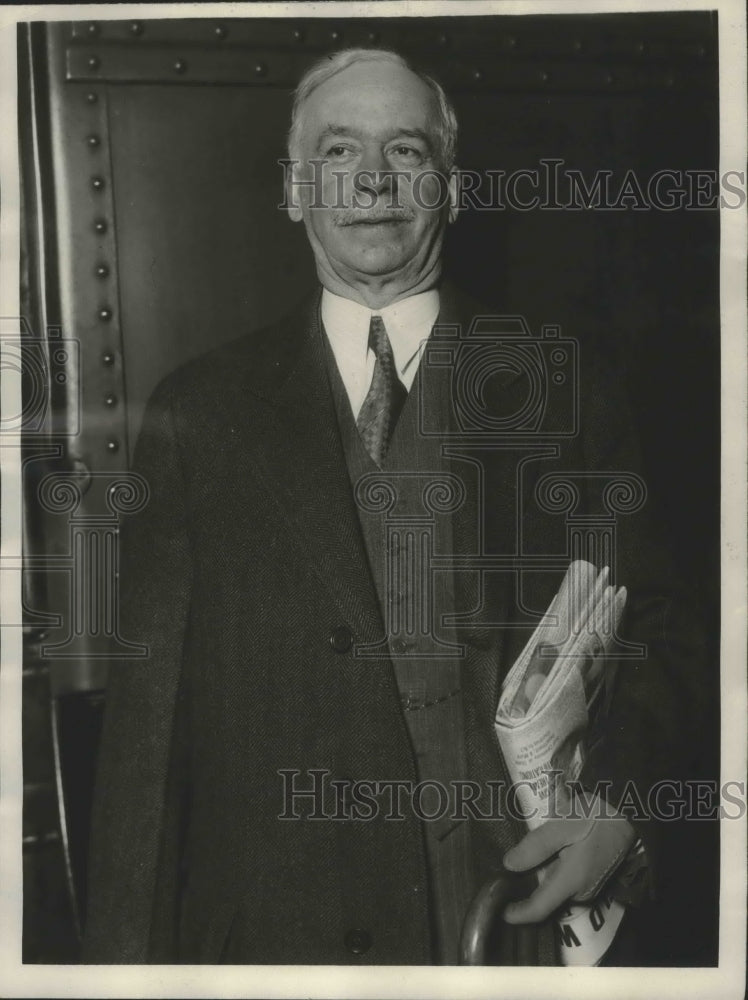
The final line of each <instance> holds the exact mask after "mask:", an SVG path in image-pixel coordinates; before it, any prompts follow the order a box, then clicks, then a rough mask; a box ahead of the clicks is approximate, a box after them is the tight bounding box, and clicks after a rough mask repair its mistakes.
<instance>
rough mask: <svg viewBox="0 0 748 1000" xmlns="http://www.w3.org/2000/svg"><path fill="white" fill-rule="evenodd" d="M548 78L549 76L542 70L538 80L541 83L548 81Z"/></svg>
mask: <svg viewBox="0 0 748 1000" xmlns="http://www.w3.org/2000/svg"><path fill="white" fill-rule="evenodd" d="M549 80H550V77H549V76H548V74H547V73H546V72H545V70H543V72H542V73H541V74H540V82H541V83H548V81H549Z"/></svg>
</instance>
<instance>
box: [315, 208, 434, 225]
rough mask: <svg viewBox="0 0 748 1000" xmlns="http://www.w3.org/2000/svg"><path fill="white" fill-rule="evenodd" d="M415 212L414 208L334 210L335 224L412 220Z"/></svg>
mask: <svg viewBox="0 0 748 1000" xmlns="http://www.w3.org/2000/svg"><path fill="white" fill-rule="evenodd" d="M414 218H415V212H414V211H413V209H412V208H407V207H405V206H400V207H397V208H394V207H393V208H367V209H362V208H341V209H338V211H336V212H333V216H332V221H333V225H335V226H362V225H363V226H374V225H377V223H381V222H412V221H413V219H414Z"/></svg>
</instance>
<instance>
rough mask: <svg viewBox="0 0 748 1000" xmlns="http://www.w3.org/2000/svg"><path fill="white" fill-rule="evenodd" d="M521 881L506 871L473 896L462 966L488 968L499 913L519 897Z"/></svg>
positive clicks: (464, 933) (462, 944)
mask: <svg viewBox="0 0 748 1000" xmlns="http://www.w3.org/2000/svg"><path fill="white" fill-rule="evenodd" d="M519 888H520V880H519V879H518V878H517V877H516V875H511V874H510V873H509V872H502V873H501V875H498V876H497V877H496V878H493V879H491V880H490V881H489V882H486V883H485V884H484V885H483V887H482V888H481V889H480V890H479V891H478V892H477V893H476V895H475V896H474V897H473V901H472V903H471V904H470V907H469V908H468V911H467V914H466V915H465V921H464V923H463V925H462V936H461V938H460V965H485V957H486V940H487V937H488V932H489V930H490V929H491V926H492V925H493V921H494V918H495V917H496V914H497V913H498V912H499V911H500V910H503V908H504V907H505V906H506V904H507V903H509V902H511V901H512V900H513V899H514V898H516V896H517V892H518V890H519Z"/></svg>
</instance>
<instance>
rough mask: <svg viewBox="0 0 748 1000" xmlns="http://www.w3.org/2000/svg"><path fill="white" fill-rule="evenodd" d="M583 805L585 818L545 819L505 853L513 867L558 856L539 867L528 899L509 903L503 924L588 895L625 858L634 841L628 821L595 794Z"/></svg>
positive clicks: (535, 917)
mask: <svg viewBox="0 0 748 1000" xmlns="http://www.w3.org/2000/svg"><path fill="white" fill-rule="evenodd" d="M585 805H586V808H585V810H584V814H585V815H586V816H588V817H589V818H588V819H580V818H575V817H574V816H568V817H565V818H562V819H551V820H548V821H547V822H545V823H544V824H543V825H542V826H539V827H538V828H537V829H536V830H532V831H531V832H530V833H528V834H527V835H526V836H525V837H523V838H522V840H521V841H520V842H519V844H517V845H516V846H515V847H513V848H512V849H511V850H509V851H507V853H506V854H505V855H504V867H505V868H507V869H508V870H509V871H516V872H521V871H528V870H529V869H531V868H536V867H537V866H538V865H542V864H544V862H546V861H548V860H549V859H551V858H553V856H554V855H558V857H556V858H555V860H553V861H552V862H551V863H550V864H548V865H547V866H546V867H545V868H544V869H543V874H542V876H541V882H540V885H539V886H538V888H537V889H536V890H535V891H534V892H533V893H532V894H531V895H530V896H529V897H528V898H527V899H523V900H520V901H519V902H518V903H510V904H509V906H507V908H506V910H505V911H504V919H505V920H506V921H507V923H510V924H526V923H537V922H538V921H540V920H544V919H545V918H546V917H547V916H549V915H550V914H551V913H553V911H554V910H556V909H558V907H560V906H563V904H564V903H566V902H567V901H574V902H578V903H583V902H586V901H587V900H590V899H592V898H593V897H594V896H596V895H597V893H598V892H599V891H600V889H601V888H602V887H603V884H604V883H605V881H606V880H607V878H608V877H609V876H610V875H611V874H612V873H613V871H615V869H616V868H617V867H618V865H619V864H620V863H621V862H622V861H623V859H624V858H625V857H626V854H627V852H628V850H629V848H630V847H631V845H632V844H633V842H634V841H635V840H636V834H635V832H634V830H633V827H632V826H631V824H630V823H629V822H628V820H626V819H625V818H624V817H623V816H620V815H617V814H615V813H614V812H613V810H612V809H611V807H610V806H608V805H607V804H606V803H605V802H604V801H603V800H602V799H601V798H600V797H599V796H596V797H595V798H594V799H592V800H589V799H588V800H587V802H586V803H585ZM580 811H581V810H580Z"/></svg>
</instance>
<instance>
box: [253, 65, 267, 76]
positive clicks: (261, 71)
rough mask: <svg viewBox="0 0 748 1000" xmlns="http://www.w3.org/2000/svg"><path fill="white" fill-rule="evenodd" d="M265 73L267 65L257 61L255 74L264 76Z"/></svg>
mask: <svg viewBox="0 0 748 1000" xmlns="http://www.w3.org/2000/svg"><path fill="white" fill-rule="evenodd" d="M266 73H267V66H266V65H265V63H257V64H256V66H255V76H265V74H266Z"/></svg>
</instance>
